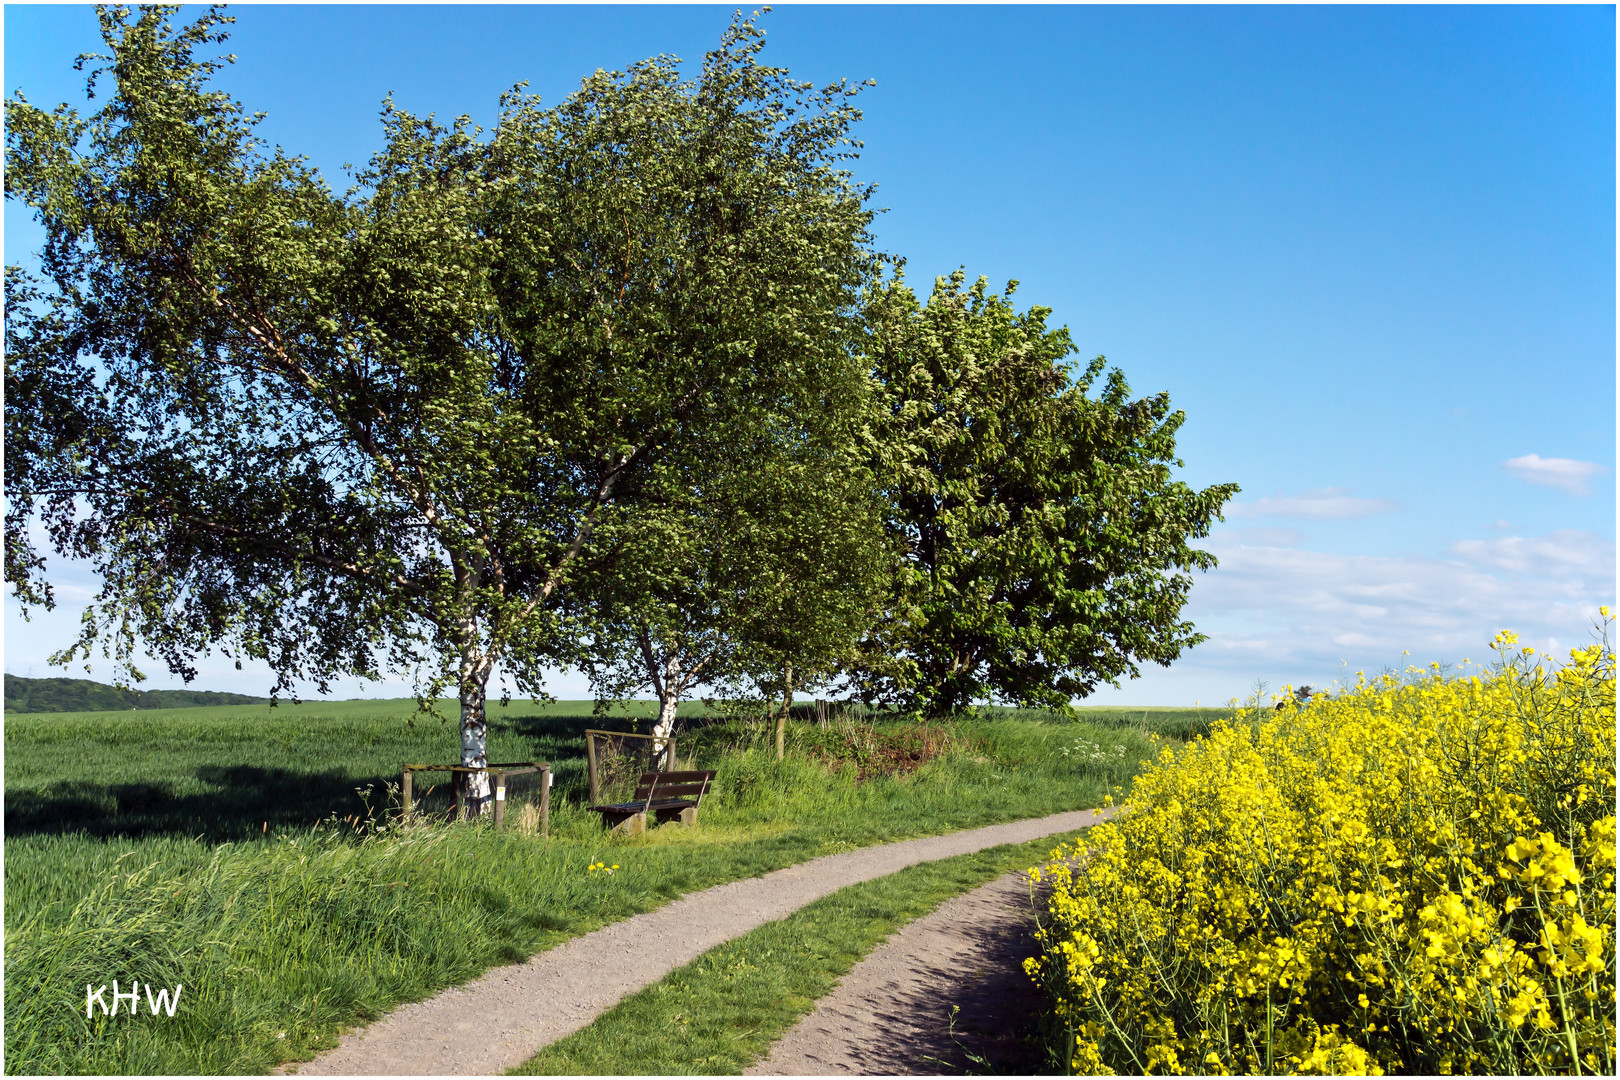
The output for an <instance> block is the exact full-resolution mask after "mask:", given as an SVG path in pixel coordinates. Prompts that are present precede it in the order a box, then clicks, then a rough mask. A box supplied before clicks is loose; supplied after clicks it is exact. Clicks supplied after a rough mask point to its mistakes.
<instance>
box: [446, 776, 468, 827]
mask: <svg viewBox="0 0 1620 1080" xmlns="http://www.w3.org/2000/svg"><path fill="white" fill-rule="evenodd" d="M450 786H451V787H453V788H455V789H456V820H457V821H466V820H467V811H466V808H465V807H464V806H462V805H461V785H460V784H458V783H456V770H454V769H451V770H450Z"/></svg>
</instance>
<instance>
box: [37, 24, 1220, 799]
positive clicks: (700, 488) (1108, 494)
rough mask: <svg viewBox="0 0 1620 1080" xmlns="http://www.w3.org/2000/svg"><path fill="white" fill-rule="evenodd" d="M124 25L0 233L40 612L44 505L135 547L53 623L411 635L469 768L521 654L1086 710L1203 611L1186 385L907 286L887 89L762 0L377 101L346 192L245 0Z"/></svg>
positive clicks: (115, 558) (279, 634) (772, 686)
mask: <svg viewBox="0 0 1620 1080" xmlns="http://www.w3.org/2000/svg"><path fill="white" fill-rule="evenodd" d="M100 18H101V24H102V32H103V37H104V39H105V41H106V44H107V53H106V54H105V55H99V56H90V57H82V58H80V64H81V65H84V64H89V65H90V67H91V75H90V84H91V89H92V91H93V90H94V88H95V84H96V81H97V79H98V77H105V76H109V75H110V76H111V78H112V80H113V82H114V83H115V86H114V87H113V88H112V90H111V93H110V94H109V96H108V97H107V99H106V101H105V103H104V104H103V105H102V106H101V108H100V109H99V110H98V111H96V112H95V113H93V114H91V115H89V116H83V117H81V116H80V115H79V114H78V113H77V112H75V111H74V110H72V109H70V108H68V107H67V106H65V105H64V106H61V107H58V108H57V109H55V110H54V111H50V112H47V111H45V110H42V109H39V108H36V107H34V106H33V105H31V104H29V103H28V102H27V101H26V100H25V99H24V98H23V96H22V95H21V94H17V95H15V96H14V97H13V98H12V99H11V100H10V101H9V102H8V110H7V112H8V115H7V132H6V138H7V150H6V164H7V170H6V196H7V198H8V199H11V198H16V199H21V200H23V201H25V202H26V203H27V204H28V205H29V206H31V207H33V208H34V210H35V212H36V213H37V215H38V217H39V219H40V220H41V222H42V223H43V225H44V227H45V232H46V244H45V247H44V249H43V251H42V252H41V253H40V265H41V268H42V271H43V278H44V280H43V281H40V280H37V279H36V278H35V277H33V276H31V275H30V274H28V273H26V272H25V271H23V270H22V269H20V268H18V267H11V266H8V267H7V268H6V345H7V354H6V366H5V379H6V405H5V422H6V477H5V483H6V498H7V512H6V522H5V527H6V555H5V559H6V562H5V569H6V575H7V578H8V579H9V580H10V581H11V583H12V586H13V588H14V590H15V591H16V593H17V595H18V596H19V597H20V598H21V600H22V601H23V602H24V604H25V605H27V604H33V605H41V604H43V605H45V606H49V605H50V604H51V602H52V597H51V594H50V587H49V582H48V578H47V576H46V572H45V563H44V557H43V554H42V553H41V552H40V551H38V550H36V549H35V548H34V547H33V546H32V544H31V533H30V525H31V523H32V522H34V521H36V520H39V521H42V522H43V524H44V527H45V529H46V531H47V533H48V535H49V537H50V544H51V547H52V548H54V550H55V551H56V552H57V553H59V554H61V555H66V556H73V557H77V558H83V559H88V560H90V561H91V562H92V563H93V564H94V566H95V567H96V569H97V570H98V571H99V572H100V574H101V576H102V579H103V581H104V588H103V589H102V591H101V593H100V595H99V597H98V598H97V600H96V602H95V603H94V604H93V605H92V606H91V607H90V608H89V609H87V611H86V613H85V616H84V623H83V633H82V635H81V637H80V639H79V641H78V642H77V643H76V644H75V645H74V646H73V647H72V648H70V649H69V650H67V651H66V653H65V654H64V655H63V656H61V657H60V660H61V662H68V661H70V660H72V659H74V658H76V657H80V656H82V657H86V658H87V657H89V656H90V655H91V653H92V650H93V649H96V648H100V649H101V650H102V651H103V653H104V654H106V655H109V656H111V657H113V658H114V659H115V660H116V661H118V662H119V663H120V664H122V665H123V666H124V668H125V670H126V671H127V672H128V673H129V674H130V675H131V676H133V677H135V678H139V677H140V676H139V673H138V672H135V671H134V669H133V667H132V666H131V660H132V657H133V656H134V655H135V653H136V651H137V649H138V648H141V647H144V648H146V649H148V650H150V651H151V652H153V653H154V654H155V655H156V656H158V657H160V658H161V659H162V660H163V661H164V662H165V663H166V664H167V665H168V666H169V667H170V669H171V670H173V671H175V672H177V673H179V674H182V675H185V676H187V677H188V678H189V677H190V676H191V675H192V674H193V669H192V666H191V665H192V663H193V661H194V659H195V658H196V657H197V656H198V655H200V654H202V653H203V652H206V651H209V650H220V651H223V652H224V653H225V654H226V655H228V656H234V657H236V658H237V661H238V663H240V661H241V659H242V658H253V659H257V660H262V661H265V662H267V663H268V664H269V665H270V667H271V668H272V669H273V670H274V671H275V672H276V674H277V682H276V684H275V686H274V688H273V691H272V692H273V693H280V692H286V691H288V690H289V689H290V688H291V687H292V685H293V684H294V681H295V680H300V679H308V680H312V681H314V683H315V684H316V685H317V686H319V687H321V688H322V689H323V690H324V689H325V687H326V686H327V685H328V681H329V680H331V679H333V678H335V677H338V676H342V675H357V676H360V677H365V678H375V677H378V676H379V675H381V674H382V673H383V672H384V671H385V670H388V671H412V672H416V673H417V675H418V678H419V685H420V693H421V694H422V695H423V696H424V697H425V698H432V697H436V696H437V695H438V694H439V693H440V692H442V691H443V690H445V689H447V688H449V687H452V686H453V687H455V688H456V690H457V692H458V694H459V697H460V705H461V718H460V732H461V744H462V753H461V756H462V760H463V762H464V763H465V764H467V765H470V766H474V767H477V766H481V765H483V764H484V763H485V762H486V758H485V726H486V725H485V711H484V710H485V697H486V690H487V686H488V683H489V679H490V676H491V673H492V672H493V671H494V670H495V668H496V666H497V665H499V666H500V669H501V671H502V672H503V673H504V674H505V675H506V676H507V677H509V678H510V679H511V680H512V681H513V683H514V684H515V685H516V687H517V688H518V689H519V690H520V691H526V692H538V691H540V690H541V686H542V673H543V672H544V670H546V669H547V668H548V667H555V666H559V665H564V666H578V667H580V668H582V669H583V670H584V671H586V672H587V673H589V675H590V677H591V679H592V681H593V684H594V685H595V686H596V687H597V689H598V692H599V694H601V695H603V696H604V697H608V698H615V697H624V696H627V695H630V694H633V693H636V692H639V691H642V690H645V689H647V688H649V687H650V688H651V689H652V690H653V691H654V692H655V693H656V694H657V695H658V696H659V698H660V700H661V701H662V703H663V709H662V712H661V714H660V723H661V724H662V725H665V726H666V727H667V725H668V724H670V723H672V721H673V715H674V706H675V703H676V702H677V701H679V700H680V698H681V697H682V696H683V695H687V694H689V693H690V692H691V690H692V688H693V687H694V686H696V685H697V684H699V683H705V684H709V685H717V686H721V687H725V688H728V690H730V691H733V692H735V693H738V694H752V695H757V696H758V697H761V698H769V699H770V700H773V701H775V700H778V699H780V700H781V702H782V706H783V710H784V712H785V707H786V705H787V704H789V703H790V702H791V695H792V693H793V692H794V691H795V690H796V689H809V688H812V687H818V686H829V685H837V686H839V687H841V688H843V689H846V690H847V691H848V692H851V693H854V694H857V695H859V696H861V697H864V698H866V699H867V700H878V701H886V702H892V703H895V704H897V705H899V706H901V707H903V708H905V709H908V710H913V711H915V712H918V713H921V714H924V715H939V714H943V713H948V712H950V711H951V710H953V709H957V708H960V707H962V706H964V705H967V704H969V703H970V702H972V701H973V700H975V699H979V698H984V697H986V696H995V697H999V698H1001V699H1004V700H1007V701H1012V702H1019V703H1026V704H1040V705H1061V704H1064V703H1066V702H1068V701H1069V700H1070V699H1071V698H1072V697H1074V696H1079V695H1084V694H1085V693H1087V692H1089V691H1090V690H1091V689H1092V688H1093V687H1094V686H1095V685H1097V683H1098V682H1099V681H1106V680H1115V679H1118V678H1120V677H1124V676H1130V675H1133V674H1135V671H1136V666H1135V665H1136V663H1137V662H1139V661H1141V660H1151V661H1154V662H1158V663H1168V662H1169V661H1170V660H1171V659H1172V658H1174V657H1175V656H1177V655H1178V654H1179V652H1180V651H1181V650H1182V649H1184V648H1186V647H1187V646H1189V645H1190V644H1192V643H1194V642H1196V641H1197V640H1199V638H1198V635H1196V634H1195V633H1194V631H1193V628H1192V627H1191V626H1190V624H1188V623H1186V622H1184V621H1181V620H1180V618H1179V613H1180V609H1181V606H1182V604H1183V602H1184V600H1185V597H1186V593H1187V589H1188V587H1189V585H1190V579H1189V578H1188V576H1187V574H1186V573H1185V571H1187V570H1190V569H1193V568H1203V567H1207V566H1210V565H1213V560H1212V559H1211V558H1210V557H1209V556H1208V555H1207V554H1205V553H1203V552H1200V551H1197V550H1195V549H1192V548H1191V547H1189V546H1188V541H1189V539H1193V538H1197V537H1199V536H1202V535H1204V534H1205V533H1206V532H1207V529H1208V527H1209V525H1210V523H1211V522H1212V521H1213V520H1214V519H1215V518H1216V517H1217V516H1218V513H1219V510H1220V507H1221V506H1222V504H1223V503H1224V501H1225V500H1226V499H1228V498H1229V497H1230V496H1231V495H1232V494H1233V493H1234V492H1235V491H1236V488H1235V487H1234V486H1232V485H1220V486H1216V487H1212V488H1209V489H1206V490H1204V491H1195V490H1192V489H1190V488H1188V487H1186V486H1185V485H1183V484H1181V483H1179V482H1176V481H1173V480H1172V479H1171V478H1170V467H1171V465H1172V464H1179V463H1178V462H1176V461H1175V444H1174V436H1175V431H1176V428H1177V426H1178V425H1179V424H1180V422H1181V414H1180V413H1178V412H1172V411H1171V409H1170V406H1169V402H1168V399H1167V398H1166V397H1165V396H1164V395H1159V396H1156V397H1150V398H1146V399H1140V400H1132V399H1131V397H1130V392H1129V390H1128V388H1127V387H1126V385H1125V382H1124V380H1123V378H1122V377H1121V376H1120V375H1119V373H1118V372H1117V371H1114V372H1111V373H1109V374H1108V375H1107V377H1106V380H1105V381H1104V382H1103V383H1102V385H1101V387H1100V388H1097V392H1096V393H1093V390H1094V384H1096V383H1097V382H1098V380H1099V379H1102V378H1103V375H1104V364H1103V361H1102V360H1101V359H1099V360H1097V361H1095V362H1093V363H1092V364H1091V365H1090V366H1088V367H1087V368H1086V369H1085V370H1084V371H1083V372H1075V371H1074V370H1072V369H1071V368H1070V367H1069V366H1068V365H1067V363H1066V357H1068V356H1069V355H1070V354H1071V353H1072V352H1073V347H1072V345H1071V343H1070V341H1069V338H1068V335H1067V333H1066V332H1065V331H1063V330H1049V329H1048V328H1047V327H1046V318H1047V316H1048V314H1049V312H1048V311H1047V310H1046V309H1042V308H1031V309H1028V310H1026V311H1023V312H1019V311H1018V310H1017V309H1016V308H1015V307H1014V305H1013V304H1012V301H1011V295H1012V293H1011V289H1012V287H1011V286H1009V288H1008V291H1007V293H1006V294H1005V295H1001V296H996V295H993V294H990V293H988V292H987V290H986V287H985V283H984V282H983V281H980V282H978V283H976V284H974V285H972V286H970V287H969V286H967V285H966V279H965V278H964V277H963V276H962V275H961V274H957V275H955V276H954V277H952V278H950V279H941V280H940V281H938V282H936V284H935V287H934V289H933V292H932V294H931V295H930V296H929V297H928V298H927V299H926V301H923V300H919V298H918V297H917V296H916V295H915V294H914V292H913V291H912V290H911V289H910V287H909V286H908V285H907V283H906V281H905V279H904V277H903V274H902V273H901V272H900V268H899V267H898V266H897V265H894V264H892V263H890V262H888V261H887V260H885V259H884V258H883V257H881V256H880V255H878V254H877V253H876V252H875V251H874V248H873V245H872V238H871V235H870V232H869V228H870V225H871V222H872V217H873V212H872V211H871V210H870V209H868V206H867V203H868V200H869V197H870V194H871V191H870V189H868V188H864V187H862V186H860V185H859V184H857V183H856V182H855V181H854V180H853V178H852V177H851V175H850V174H849V172H848V171H847V165H846V163H847V160H848V159H849V158H850V157H852V156H853V153H854V150H855V149H856V144H855V143H853V142H852V141H851V139H850V127H851V125H852V124H853V123H854V122H855V121H856V120H857V119H858V115H859V114H858V112H857V110H856V108H855V105H854V101H853V99H854V97H855V95H856V94H857V92H858V91H859V89H860V88H859V87H852V86H848V85H843V84H840V85H837V86H831V87H827V88H823V89H816V88H814V87H812V86H810V85H808V84H804V83H800V82H796V81H794V80H792V79H791V78H790V77H789V75H788V73H787V72H786V71H784V70H781V69H778V68H773V67H769V66H765V65H762V64H761V63H760V62H759V53H760V49H761V47H762V45H763V36H762V34H761V32H760V31H759V30H758V28H757V27H756V26H755V24H754V23H753V22H752V21H748V20H738V21H735V22H734V23H733V25H732V26H731V28H730V30H729V31H728V32H727V33H726V35H725V37H724V39H723V40H722V42H721V44H720V46H719V48H718V49H716V50H715V51H714V52H712V53H710V54H708V56H707V57H706V58H705V60H704V63H703V65H702V70H701V72H700V74H698V75H697V77H696V78H694V79H691V80H687V81H683V80H682V79H681V78H680V77H679V73H678V70H677V67H676V64H675V62H674V61H673V60H672V59H670V58H667V57H660V58H657V59H653V60H648V61H645V62H643V63H641V64H638V65H636V66H634V67H632V68H631V69H630V70H629V71H626V72H616V73H603V72H598V73H597V74H595V75H593V76H591V77H590V78H587V79H586V80H585V81H584V83H583V84H582V86H581V88H580V89H579V91H578V92H576V93H575V94H573V95H571V96H570V97H569V98H567V99H566V100H565V101H563V102H562V103H561V104H560V105H557V106H555V107H550V108H546V107H543V106H542V105H541V103H540V101H539V100H538V99H537V98H535V97H533V96H530V95H528V94H526V93H525V92H524V90H523V88H522V87H519V88H517V89H515V90H514V91H512V92H511V93H509V94H507V95H505V96H504V97H503V99H502V101H501V112H500V118H499V122H498V123H497V124H496V125H495V127H494V128H493V129H492V130H490V131H488V132H485V131H482V130H481V129H478V128H475V127H473V126H472V125H471V123H470V121H469V120H468V119H467V118H465V117H463V118H460V119H457V120H456V121H454V122H453V123H451V124H449V125H448V126H446V125H442V124H440V123H438V122H437V121H436V120H435V119H434V118H433V117H431V116H430V117H426V118H423V117H417V116H414V115H411V114H409V113H407V112H405V111H404V110H402V109H399V108H397V107H396V106H395V105H394V104H393V102H392V101H390V102H388V103H387V105H386V107H385V110H384V127H385V145H384V148H383V150H382V151H381V152H379V153H378V154H377V155H376V156H374V157H373V158H372V159H371V161H370V164H369V165H368V166H367V167H366V168H365V169H363V170H361V171H359V172H358V173H357V175H356V177H355V184H354V186H353V187H352V188H351V189H350V190H348V191H347V192H345V193H343V194H337V193H335V192H334V191H333V190H332V189H331V188H330V187H329V186H328V185H327V183H326V182H325V180H324V179H323V178H322V177H321V176H320V175H319V173H318V172H317V171H316V170H314V169H313V168H312V167H310V166H309V165H308V164H307V162H306V161H305V160H304V159H301V158H297V157H293V156H289V155H288V154H286V153H285V152H284V151H283V150H282V149H281V148H280V147H274V148H271V147H268V146H266V145H265V144H264V143H263V142H262V141H261V140H259V139H258V138H257V137H256V135H255V134H254V127H255V124H256V123H257V117H255V116H251V115H248V114H247V113H245V112H244V110H243V109H242V107H241V106H240V105H239V104H238V103H237V102H236V101H234V100H232V99H231V98H230V97H228V96H227V95H225V94H223V93H220V92H218V91H216V90H212V89H210V88H209V80H210V77H211V76H212V75H213V74H214V73H215V72H216V71H217V70H218V69H219V67H220V66H221V64H222V63H224V62H226V60H210V59H203V58H200V56H199V53H200V52H202V51H204V50H206V49H207V48H208V47H210V46H212V45H215V44H218V43H219V42H222V41H223V40H224V37H225V35H224V32H223V27H224V25H225V24H226V23H228V22H229V21H230V20H229V19H228V18H227V17H226V16H225V15H224V14H223V13H222V12H221V11H220V10H219V9H211V10H210V11H209V12H208V13H207V14H205V15H204V16H202V17H201V18H200V19H198V20H197V21H196V22H194V23H192V24H190V25H186V26H176V25H174V23H173V22H172V12H171V11H170V10H167V9H161V8H143V9H141V10H140V11H139V12H137V13H133V14H132V13H130V12H129V11H128V10H126V9H123V8H107V9H102V10H101V12H100ZM227 59H228V58H227ZM472 784H473V787H472V789H471V790H469V791H468V792H467V794H468V796H469V797H470V798H472V799H474V800H475V801H477V800H479V799H481V798H482V797H484V796H486V795H487V786H485V785H484V784H483V783H482V782H481V781H479V780H477V779H476V778H475V779H474V780H473V781H472Z"/></svg>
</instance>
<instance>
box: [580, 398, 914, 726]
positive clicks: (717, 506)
mask: <svg viewBox="0 0 1620 1080" xmlns="http://www.w3.org/2000/svg"><path fill="white" fill-rule="evenodd" d="M853 415H854V414H852V416H853ZM807 434H808V435H809V436H810V437H809V438H808V439H802V440H797V441H796V442H795V444H793V445H787V444H786V443H780V442H779V443H775V444H773V443H771V442H767V441H763V440H755V441H754V442H753V443H749V442H746V441H743V440H736V441H734V442H731V443H728V444H726V445H715V446H713V447H711V448H710V451H709V452H708V453H707V454H706V460H705V462H704V465H703V468H702V469H701V470H694V472H693V473H691V474H690V475H677V474H673V473H666V474H665V475H664V476H662V477H661V478H660V490H659V492H658V497H657V499H656V505H655V506H654V507H652V508H649V510H648V511H647V513H646V514H645V515H644V516H643V519H642V523H641V525H640V526H639V527H638V528H636V529H634V530H623V531H620V532H618V533H617V534H615V536H614V537H613V540H614V544H613V547H612V549H611V551H610V552H608V553H607V554H606V555H605V556H604V558H603V559H602V560H601V562H600V563H599V564H598V565H599V566H600V572H598V573H595V574H592V575H591V576H590V577H589V578H588V579H587V578H582V579H581V580H580V581H579V582H578V583H577V588H576V595H579V596H581V597H582V598H584V599H583V600H582V602H581V606H582V608H583V609H584V611H585V612H586V613H587V617H588V620H589V625H590V626H591V631H592V642H591V647H590V649H589V650H588V652H587V656H586V657H585V660H584V663H583V667H584V668H585V670H586V672H587V673H588V674H589V676H590V678H591V682H592V686H593V688H594V689H595V690H596V692H597V693H598V695H599V696H600V697H601V698H603V699H604V700H624V699H628V698H630V697H632V696H634V695H635V694H637V693H638V692H640V691H642V690H644V689H649V688H650V689H651V690H652V692H653V693H654V695H655V696H657V697H658V698H659V699H660V701H663V702H668V703H670V704H671V705H673V703H674V702H676V701H678V700H680V699H681V698H682V697H683V696H685V695H686V694H687V693H689V692H690V690H691V688H692V687H693V686H694V685H696V684H697V683H699V682H702V683H706V684H708V685H709V686H713V687H721V688H723V689H722V693H729V694H730V695H732V696H739V695H741V694H746V693H748V692H750V691H752V692H764V691H762V690H761V688H762V687H764V688H767V689H768V690H774V689H775V688H776V684H778V683H779V682H780V681H781V677H782V672H783V669H784V667H785V666H786V665H788V664H792V665H794V668H795V671H796V674H797V678H798V685H800V686H801V687H802V686H804V685H805V684H807V683H809V684H814V683H815V682H816V681H817V679H818V678H819V677H820V676H821V675H824V674H825V673H826V672H827V671H829V670H830V669H832V668H833V667H835V666H836V665H837V663H838V662H839V661H840V660H842V659H843V658H844V657H845V656H847V655H848V653H849V652H850V651H851V649H852V647H853V646H854V644H855V642H856V641H858V640H859V638H860V636H861V635H862V634H863V633H864V631H865V629H866V627H867V626H868V625H870V621H871V619H872V618H873V617H874V615H875V614H876V610H877V601H876V597H877V596H878V595H879V593H880V590H881V583H882V580H883V575H884V573H885V572H886V569H887V559H886V557H885V556H886V552H885V550H884V547H883V535H882V530H881V527H880V518H879V508H878V503H877V500H876V498H875V497H874V493H873V486H872V480H871V477H870V475H869V473H868V472H867V470H866V468H865V464H864V462H862V461H860V459H859V456H858V455H859V451H860V448H859V446H858V443H857V441H856V439H855V432H854V431H852V430H846V431H844V432H842V433H837V432H832V431H827V430H819V431H812V432H808V433H807ZM833 435H837V436H838V437H837V438H836V439H831V438H829V436H833Z"/></svg>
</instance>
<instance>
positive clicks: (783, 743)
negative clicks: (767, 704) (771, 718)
mask: <svg viewBox="0 0 1620 1080" xmlns="http://www.w3.org/2000/svg"><path fill="white" fill-rule="evenodd" d="M782 682H783V685H784V689H783V691H782V715H781V716H780V717H778V718H777V721H776V760H777V761H781V760H782V758H783V757H784V756H785V755H786V753H787V722H788V713H790V712H792V711H793V665H792V664H789V665H787V669H786V671H785V672H784V674H783V676H782Z"/></svg>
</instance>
